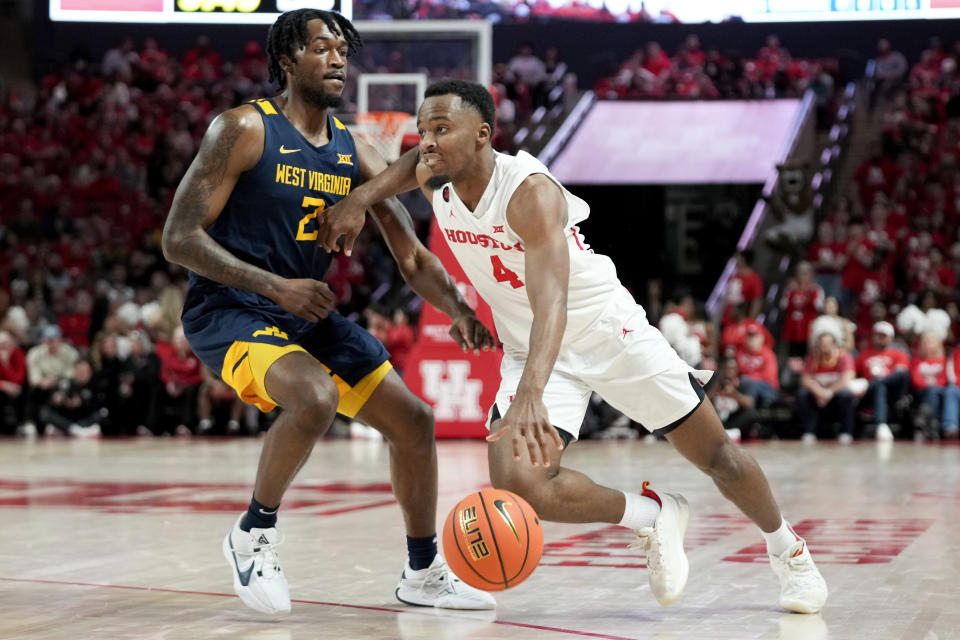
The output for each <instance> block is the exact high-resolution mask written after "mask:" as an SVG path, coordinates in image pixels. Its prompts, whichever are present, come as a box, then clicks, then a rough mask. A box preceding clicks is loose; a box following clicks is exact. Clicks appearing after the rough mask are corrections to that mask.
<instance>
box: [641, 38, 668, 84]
mask: <svg viewBox="0 0 960 640" xmlns="http://www.w3.org/2000/svg"><path fill="white" fill-rule="evenodd" d="M646 53H647V54H646V56H645V58H644V62H643V68H644V69H646V70H647V71H649V72H650V73H652V74H653V75H654V76H660V75H662V74H666V73H669V72H670V69H671V68H672V66H673V65H672V63H671V62H670V58H669V57H668V56H667V54H666V52H665V51H664V50H663V49H661V48H660V43H658V42H648V43H647V52H646Z"/></svg>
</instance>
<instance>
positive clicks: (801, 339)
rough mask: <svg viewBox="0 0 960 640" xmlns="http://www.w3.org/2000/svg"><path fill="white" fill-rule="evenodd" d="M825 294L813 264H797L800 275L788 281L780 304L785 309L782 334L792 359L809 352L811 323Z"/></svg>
mask: <svg viewBox="0 0 960 640" xmlns="http://www.w3.org/2000/svg"><path fill="white" fill-rule="evenodd" d="M823 299H824V293H823V289H821V288H820V285H818V284H817V283H816V282H814V280H813V265H811V264H810V263H809V262H801V263H800V264H798V265H797V277H796V278H795V279H794V280H791V281H790V283H789V284H787V288H786V290H785V291H784V292H783V298H782V299H781V300H782V302H781V305H782V306H783V309H784V323H783V333H782V337H783V339H784V340H786V341H787V349H788V351H787V353H788V355H789V356H790V357H791V358H794V357H803V356H805V355H806V354H807V344H808V341H809V339H810V325H811V324H813V321H814V320H816V318H817V316H818V315H820V311H821V309H823Z"/></svg>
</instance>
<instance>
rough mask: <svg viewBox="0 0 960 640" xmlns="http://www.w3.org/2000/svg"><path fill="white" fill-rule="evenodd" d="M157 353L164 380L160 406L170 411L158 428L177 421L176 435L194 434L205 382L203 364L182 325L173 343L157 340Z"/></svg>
mask: <svg viewBox="0 0 960 640" xmlns="http://www.w3.org/2000/svg"><path fill="white" fill-rule="evenodd" d="M157 356H158V357H159V358H160V381H161V382H162V383H163V390H162V393H161V394H160V407H159V409H160V412H161V413H166V414H167V416H166V417H167V420H163V419H161V420H160V422H159V426H158V428H159V429H160V431H161V432H162V431H163V430H165V429H166V428H167V427H168V426H169V423H174V424H176V427H175V429H174V433H176V435H179V436H188V435H191V434H192V431H191V430H190V427H191V426H192V425H193V424H194V423H195V422H196V415H197V394H198V392H199V390H200V383H201V382H203V371H202V367H203V365H202V364H200V360H199V358H197V356H195V355H193V352H192V351H191V350H190V345H189V344H188V343H187V339H186V337H184V335H183V327H177V329H176V331H175V332H174V334H173V341H172V342H158V343H157ZM165 423H167V424H165Z"/></svg>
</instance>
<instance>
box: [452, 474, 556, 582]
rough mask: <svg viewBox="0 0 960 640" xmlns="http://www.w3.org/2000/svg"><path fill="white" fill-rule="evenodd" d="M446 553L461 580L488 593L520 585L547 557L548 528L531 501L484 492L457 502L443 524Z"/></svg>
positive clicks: (504, 494) (502, 492)
mask: <svg viewBox="0 0 960 640" xmlns="http://www.w3.org/2000/svg"><path fill="white" fill-rule="evenodd" d="M443 553H444V556H446V559H447V564H448V565H450V568H451V569H453V572H454V573H455V574H457V577H459V578H460V579H461V580H463V581H464V582H466V583H467V584H469V585H470V586H473V587H476V588H477V589H482V590H484V591H502V590H504V589H509V588H510V587H515V586H517V585H518V584H520V583H521V582H523V581H524V580H526V579H527V578H528V577H530V574H531V573H533V570H534V569H536V568H537V563H538V562H540V556H541V554H543V529H541V528H540V518H538V517H537V514H536V512H535V511H534V510H533V507H531V506H530V505H529V504H527V501H526V500H524V499H523V498H521V497H520V496H518V495H516V494H515V493H510V492H509V491H503V490H501V489H484V490H483V491H477V492H476V493H471V494H470V495H468V496H467V497H466V498H464V499H463V500H461V501H460V502H458V503H457V506H455V507H454V508H453V510H452V511H451V512H450V515H448V516H447V522H446V523H445V524H444V525H443Z"/></svg>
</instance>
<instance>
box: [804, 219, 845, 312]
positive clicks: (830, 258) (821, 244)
mask: <svg viewBox="0 0 960 640" xmlns="http://www.w3.org/2000/svg"><path fill="white" fill-rule="evenodd" d="M843 254H844V247H843V244H842V243H840V242H837V239H836V233H835V232H834V228H833V225H832V224H830V223H829V222H827V221H824V222H821V223H820V226H819V227H817V240H816V242H814V243H813V244H812V245H810V253H809V258H808V259H809V260H810V262H811V263H812V264H813V268H814V270H815V271H816V274H817V275H816V280H817V284H818V285H820V287H821V288H822V289H823V295H824V296H834V297H839V296H840V272H841V270H842V269H843V264H844V257H843Z"/></svg>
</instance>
